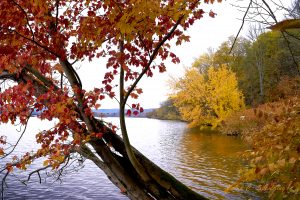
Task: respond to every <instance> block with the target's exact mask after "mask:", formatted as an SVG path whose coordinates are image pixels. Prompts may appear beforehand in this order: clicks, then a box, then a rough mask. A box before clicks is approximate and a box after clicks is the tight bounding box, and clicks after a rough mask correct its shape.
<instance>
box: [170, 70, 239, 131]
mask: <svg viewBox="0 0 300 200" xmlns="http://www.w3.org/2000/svg"><path fill="white" fill-rule="evenodd" d="M173 88H174V89H175V94H173V96H172V98H173V99H174V102H175V106H176V107H178V109H179V111H180V114H181V115H182V118H183V119H184V120H186V121H188V122H189V126H190V127H196V126H203V125H212V126H213V127H216V126H217V125H218V124H219V123H220V122H221V121H222V120H224V119H225V118H226V117H228V116H229V115H230V114H232V113H233V112H235V111H238V110H240V109H242V108H243V107H244V99H243V95H242V93H241V92H240V91H239V89H238V86H237V79H236V76H235V73H233V72H232V71H231V70H229V69H228V68H227V67H226V66H225V65H222V66H221V67H219V68H214V67H209V69H208V71H207V74H201V73H199V72H198V71H197V70H196V69H195V68H192V69H189V70H187V71H186V73H185V75H184V77H183V78H181V79H180V80H178V81H177V82H176V83H175V84H173Z"/></svg>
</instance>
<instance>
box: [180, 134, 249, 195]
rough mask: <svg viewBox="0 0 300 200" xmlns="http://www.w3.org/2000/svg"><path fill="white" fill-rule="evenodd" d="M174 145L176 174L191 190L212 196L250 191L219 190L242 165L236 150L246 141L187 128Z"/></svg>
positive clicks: (233, 179) (223, 187)
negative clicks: (184, 179) (176, 144)
mask: <svg viewBox="0 0 300 200" xmlns="http://www.w3.org/2000/svg"><path fill="white" fill-rule="evenodd" d="M176 148H177V152H178V153H179V154H178V155H177V159H178V160H177V162H178V163H180V164H179V165H177V167H176V171H177V174H178V175H179V178H180V177H185V178H186V179H187V180H188V181H186V184H188V185H189V186H191V187H192V188H194V189H195V190H197V191H200V192H204V193H206V194H208V195H212V198H224V197H226V198H229V197H230V196H231V195H234V197H235V198H244V197H247V198H249V197H251V196H252V195H253V194H251V193H249V192H248V191H238V192H237V191H235V192H233V194H226V193H225V192H223V191H224V190H225V189H226V188H227V187H228V186H229V185H230V184H233V183H234V182H235V181H236V180H237V179H238V169H240V168H241V167H242V160H241V157H240V152H242V151H244V150H246V149H247V145H246V144H244V143H243V142H242V140H241V139H240V138H236V137H229V136H225V135H220V134H219V133H217V132H213V131H200V130H199V129H189V130H186V131H185V132H184V133H183V137H180V140H179V143H178V146H177V147H176ZM234 193H235V194H234ZM232 198H233V196H232Z"/></svg>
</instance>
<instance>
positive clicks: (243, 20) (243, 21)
mask: <svg viewBox="0 0 300 200" xmlns="http://www.w3.org/2000/svg"><path fill="white" fill-rule="evenodd" d="M251 4H252V0H250V3H249V5H248V7H247V10H246V12H245V14H244V17H243V19H242V24H241V27H240V29H239V31H238V33H237V34H236V36H235V38H234V41H233V43H232V45H231V48H230V50H229V52H228V53H229V54H231V51H232V50H233V47H234V45H235V43H236V40H237V38H238V37H239V35H240V32H241V30H242V29H243V26H244V23H245V18H246V16H247V13H248V11H249V9H250V7H251Z"/></svg>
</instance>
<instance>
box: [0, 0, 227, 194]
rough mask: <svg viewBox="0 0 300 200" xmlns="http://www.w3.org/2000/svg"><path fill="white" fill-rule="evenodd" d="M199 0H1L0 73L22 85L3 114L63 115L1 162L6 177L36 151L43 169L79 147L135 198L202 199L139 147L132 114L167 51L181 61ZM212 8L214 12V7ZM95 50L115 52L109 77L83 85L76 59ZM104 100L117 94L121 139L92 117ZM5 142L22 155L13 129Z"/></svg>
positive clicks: (8, 91)
mask: <svg viewBox="0 0 300 200" xmlns="http://www.w3.org/2000/svg"><path fill="white" fill-rule="evenodd" d="M204 2H205V3H213V2H214V1H212V0H210V1H208V0H204ZM218 2H221V1H220V0H218ZM201 5H202V1H198V0H187V1H173V0H168V1H165V0H163V1H157V0H150V1H139V0H125V1H112V0H104V1H98V0H80V1H72V0H28V1H21V0H1V2H0V78H1V79H2V80H4V82H2V84H3V83H5V82H7V81H14V83H15V84H12V85H6V86H5V87H3V91H1V93H0V113H1V118H0V121H1V123H12V124H16V123H17V122H18V121H20V123H21V124H22V125H25V126H26V124H27V122H28V120H30V115H31V113H32V112H33V111H41V114H40V115H39V116H38V117H39V118H40V119H41V120H46V119H47V120H53V119H57V120H58V122H57V123H56V124H55V126H54V127H53V128H52V129H50V130H46V131H43V132H40V133H37V135H36V138H37V140H36V141H37V143H38V144H39V145H40V148H39V149H38V150H37V151H33V152H28V153H26V154H25V155H15V156H14V157H13V158H14V159H13V160H11V161H10V162H8V163H7V164H6V165H4V166H2V167H3V168H2V170H1V173H4V178H3V181H2V183H3V184H4V183H5V180H6V177H7V176H8V175H9V174H10V173H13V170H14V169H26V167H27V166H28V165H30V164H31V163H32V162H34V161H35V160H36V159H38V158H41V157H44V158H45V161H44V166H43V168H48V167H49V168H51V169H52V170H58V169H62V164H63V163H66V162H68V160H69V159H72V154H73V153H79V154H80V155H82V156H84V157H86V158H88V159H91V160H92V161H93V162H94V163H95V164H96V165H97V166H98V167H99V168H101V169H102V170H103V171H104V172H105V173H106V174H107V176H108V177H110V180H111V181H112V182H113V183H114V184H115V185H116V186H117V187H119V188H120V189H121V191H123V192H124V193H126V195H128V197H130V198H132V199H151V198H152V197H155V198H158V199H174V198H178V199H201V198H203V197H201V196H200V195H198V194H197V193H195V192H194V191H192V190H190V189H189V188H187V187H186V186H185V185H183V184H182V183H180V182H179V181H177V180H176V179H175V178H174V177H172V176H171V175H170V174H168V173H166V172H164V171H163V170H162V169H160V168H159V167H158V166H156V165H155V164H153V163H152V162H151V161H149V160H148V159H147V158H146V157H144V156H143V155H142V154H141V153H139V152H138V151H137V150H135V149H133V148H131V146H130V142H129V139H128V136H127V131H126V123H125V119H124V117H125V116H124V115H125V106H126V105H127V100H128V99H129V98H133V99H136V98H138V96H139V95H140V94H141V93H142V89H141V88H138V87H137V85H138V82H139V81H140V80H141V78H142V77H143V76H148V77H152V76H153V72H154V71H159V72H164V71H166V66H165V64H164V61H165V60H166V59H168V58H169V59H170V60H171V61H172V62H174V63H178V62H179V58H178V57H177V56H176V55H175V54H174V53H172V52H171V45H170V41H171V40H173V41H175V43H176V44H177V45H180V44H181V43H182V42H186V41H189V36H188V35H186V34H185V31H186V30H187V29H188V28H189V27H190V26H191V25H193V24H194V22H195V21H196V20H199V19H200V18H202V17H203V16H204V14H205V11H204V10H203V9H202V6H201ZM208 14H209V16H211V17H214V13H213V11H210V12H209V13H208ZM96 58H106V59H107V63H106V66H101V67H102V68H103V70H106V73H105V76H104V77H103V81H102V83H103V85H100V86H99V85H95V88H94V89H93V90H92V91H85V90H83V89H82V83H81V79H80V74H78V73H77V72H76V70H75V69H74V64H75V63H76V62H81V61H83V60H85V59H88V60H89V61H91V62H92V61H93V62H97V59H96ZM154 60H156V62H153V61H154ZM83 67H86V66H83ZM116 77H117V78H116ZM115 79H117V80H119V84H118V86H116V85H115V84H114V82H113V81H114V80H115ZM118 93H119V94H120V95H119V96H116V94H118ZM104 98H116V99H118V101H119V104H120V116H121V117H120V124H121V130H122V131H121V132H122V138H120V137H119V136H118V135H116V134H115V129H116V127H115V126H112V125H107V124H106V123H104V122H103V121H101V120H99V119H96V118H95V117H94V116H93V112H92V109H97V108H99V106H100V104H101V100H103V99H104ZM130 106H131V108H132V109H130V110H129V111H127V113H126V114H127V115H131V114H138V113H139V112H142V111H143V108H142V107H141V106H140V104H132V105H130ZM132 110H133V112H132ZM21 137H22V135H21V136H20V139H21ZM18 141H19V140H18ZM0 142H1V147H0V154H1V156H2V158H4V157H7V156H9V155H14V152H13V150H14V147H15V146H16V145H17V144H18V142H17V143H16V144H14V145H12V146H10V147H7V146H9V144H8V143H6V138H5V137H1V140H0ZM7 148H10V149H11V151H7V150H6V149H7ZM92 150H95V151H92ZM99 158H101V159H99ZM35 172H36V173H37V172H38V171H35ZM2 192H3V190H2ZM2 194H3V193H2Z"/></svg>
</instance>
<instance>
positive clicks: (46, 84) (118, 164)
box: [0, 66, 206, 200]
mask: <svg viewBox="0 0 300 200" xmlns="http://www.w3.org/2000/svg"><path fill="white" fill-rule="evenodd" d="M38 76H39V72H37V71H34V70H31V68H30V66H27V67H26V68H24V70H23V71H22V72H21V73H20V74H9V73H7V72H5V73H2V74H0V79H1V78H2V79H3V78H5V79H12V80H14V81H16V82H18V83H27V82H28V81H30V82H32V85H33V87H34V90H35V94H34V95H35V96H36V97H39V96H40V95H42V94H44V93H46V92H47V91H49V90H50V88H51V89H54V91H53V92H55V91H56V90H59V88H57V87H56V86H54V85H53V83H52V82H51V81H49V80H48V79H46V78H45V77H44V78H42V77H40V78H38V81H37V80H36V78H37V77H38ZM70 82H71V81H70ZM78 98H81V97H78ZM79 101H80V100H79ZM44 104H45V105H46V106H47V104H49V103H48V102H44ZM80 105H81V103H80V102H79V103H78V104H77V105H76V108H75V111H76V112H77V113H78V116H80V120H82V121H84V122H85V124H86V125H87V126H88V129H87V130H86V134H89V133H97V132H102V133H103V137H102V138H92V139H91V140H90V141H89V142H88V143H85V144H81V145H80V146H79V147H77V148H75V149H74V151H75V152H77V153H79V154H81V155H82V156H84V157H86V158H87V159H90V160H91V161H93V162H94V163H95V164H96V166H98V167H99V168H100V169H101V170H103V171H104V173H105V174H106V175H107V177H108V178H109V180H111V182H112V183H113V184H114V185H116V186H117V187H118V188H119V189H120V190H121V192H122V193H124V194H125V195H127V196H128V197H129V198H130V199H137V200H144V199H182V200H185V199H193V200H194V199H195V200H197V199H206V198H205V197H203V196H201V195H200V194H198V193H196V192H194V191H193V190H191V189H190V188H188V187H187V186H186V185H184V184H183V183H181V182H180V181H178V180H177V179H176V178H174V177H173V176H172V175H170V174H169V173H167V172H166V171H164V170H163V169H161V168H160V167H158V166H157V165H156V164H154V163H153V162H151V161H150V160H149V159H148V158H146V157H145V156H144V155H143V154H142V153H140V152H139V151H138V150H136V149H135V148H133V147H131V148H132V152H133V153H134V156H135V157H136V159H137V160H138V162H139V163H140V164H141V167H143V169H142V170H143V171H145V172H146V173H147V176H148V177H149V180H147V181H145V180H143V179H142V178H141V176H139V174H138V173H137V171H136V169H135V168H134V167H133V166H132V164H131V161H130V159H129V158H128V156H127V153H126V148H125V144H124V141H123V139H122V138H121V137H120V136H118V135H117V134H116V133H115V132H113V131H112V130H111V129H110V128H109V127H108V126H107V125H106V124H105V123H103V121H101V120H99V119H96V118H93V117H92V118H91V117H86V116H84V112H83V111H82V110H83V108H81V107H80Z"/></svg>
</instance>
